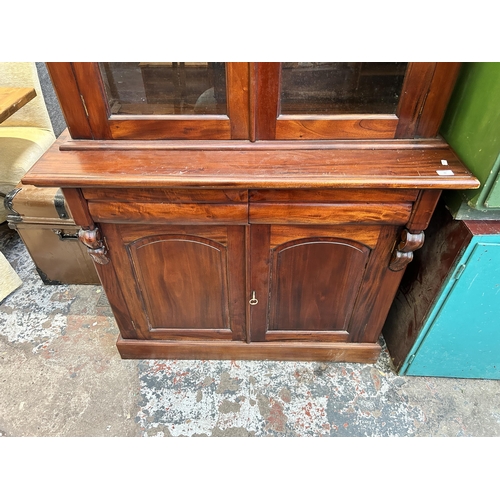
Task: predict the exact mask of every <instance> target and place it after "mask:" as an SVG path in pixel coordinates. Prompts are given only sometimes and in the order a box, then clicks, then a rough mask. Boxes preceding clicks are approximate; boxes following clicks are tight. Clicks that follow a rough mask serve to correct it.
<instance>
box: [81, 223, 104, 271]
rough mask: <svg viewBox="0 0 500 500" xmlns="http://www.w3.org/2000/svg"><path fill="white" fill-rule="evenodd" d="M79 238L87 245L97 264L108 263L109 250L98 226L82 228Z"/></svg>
mask: <svg viewBox="0 0 500 500" xmlns="http://www.w3.org/2000/svg"><path fill="white" fill-rule="evenodd" d="M78 238H79V239H80V241H81V242H82V243H83V244H84V245H85V246H86V247H87V252H88V253H89V254H90V256H91V257H92V259H93V260H94V262H97V264H103V265H104V264H107V263H108V262H109V257H108V255H107V254H108V251H107V249H106V246H105V245H104V242H103V241H102V239H101V233H100V231H99V228H98V227H95V228H94V229H80V231H79V233H78Z"/></svg>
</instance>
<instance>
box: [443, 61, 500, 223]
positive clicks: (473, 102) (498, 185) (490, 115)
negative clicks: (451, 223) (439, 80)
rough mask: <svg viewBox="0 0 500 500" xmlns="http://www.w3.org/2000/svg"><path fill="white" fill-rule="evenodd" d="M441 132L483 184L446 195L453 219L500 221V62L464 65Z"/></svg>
mask: <svg viewBox="0 0 500 500" xmlns="http://www.w3.org/2000/svg"><path fill="white" fill-rule="evenodd" d="M440 133H441V135H443V137H444V138H445V139H446V140H447V142H448V143H449V144H450V146H451V147H452V148H453V149H454V150H455V152H456V153H457V155H458V156H459V157H460V159H461V160H462V161H463V162H464V163H465V165H467V168H468V169H469V170H470V171H471V172H472V173H473V174H474V175H475V176H476V177H477V178H478V179H479V180H480V181H481V187H480V188H479V189H476V190H472V191H468V192H466V191H463V192H460V193H446V194H445V199H446V200H447V204H448V206H449V207H450V209H451V211H452V213H453V214H454V216H455V217H456V218H460V219H466V218H470V219H473V218H477V217H478V216H481V217H483V218H488V219H500V62H487V63H485V62H475V63H464V64H463V65H462V70H461V72H460V75H459V77H458V80H457V84H456V86H455V90H454V92H453V95H452V97H451V99H450V103H449V105H448V108H447V111H446V115H445V117H444V119H443V123H442V125H441V130H440ZM475 210H477V211H479V213H477V212H475Z"/></svg>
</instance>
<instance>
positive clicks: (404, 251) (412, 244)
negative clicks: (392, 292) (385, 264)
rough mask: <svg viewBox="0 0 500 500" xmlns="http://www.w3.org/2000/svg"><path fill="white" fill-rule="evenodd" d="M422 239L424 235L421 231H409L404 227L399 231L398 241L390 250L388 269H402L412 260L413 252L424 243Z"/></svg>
mask: <svg viewBox="0 0 500 500" xmlns="http://www.w3.org/2000/svg"><path fill="white" fill-rule="evenodd" d="M424 240H425V235H424V232H423V231H419V232H418V233H410V231H408V229H404V230H403V232H402V233H401V239H400V240H399V243H398V244H397V245H396V247H395V248H394V250H393V252H392V256H391V261H390V262H389V269H390V270H391V271H401V270H402V269H404V268H405V267H406V266H407V265H408V264H409V263H410V262H411V261H412V260H413V252H414V251H415V250H418V249H419V248H420V247H421V246H422V245H423V244H424Z"/></svg>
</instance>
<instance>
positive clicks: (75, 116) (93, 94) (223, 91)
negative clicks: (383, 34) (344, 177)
mask: <svg viewBox="0 0 500 500" xmlns="http://www.w3.org/2000/svg"><path fill="white" fill-rule="evenodd" d="M47 66H48V68H49V71H50V75H51V77H52V80H53V83H54V88H55V90H56V92H57V94H58V97H59V100H60V102H61V105H62V109H63V112H64V115H65V118H66V123H67V124H68V128H69V130H70V133H71V136H72V137H73V139H122V140H134V139H140V140H148V139H150V140H154V139H174V140H176V139H190V140H205V139H209V140H228V139H233V140H234V139H240V140H250V141H255V140H280V139H284V140H290V139H299V140H300V139H306V140H307V139H309V140H325V139H375V140H376V139H404V138H408V139H409V138H415V137H435V136H436V135H437V132H438V128H439V125H440V123H441V119H442V117H443V114H444V111H445V109H446V105H447V103H448V100H449V97H450V94H451V91H452V89H453V86H454V83H455V79H456V76H457V73H458V70H459V67H460V64H459V63H397V62H390V63H374V62H369V63H323V62H320V63H228V62H226V63H208V62H204V63H203V62H201V63H200V62H198V63H187V62H186V63H174V62H170V63H169V62H161V63H158V62H135V63H129V62H125V63H123V62H122V63H110V62H104V63H81V62H79V63H47Z"/></svg>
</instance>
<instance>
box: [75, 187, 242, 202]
mask: <svg viewBox="0 0 500 500" xmlns="http://www.w3.org/2000/svg"><path fill="white" fill-rule="evenodd" d="M82 192H83V196H84V198H85V199H87V200H89V201H97V200H100V201H106V202H107V201H123V202H129V201H134V202H138V203H139V202H141V203H222V204H226V203H245V202H247V201H248V191H247V190H246V189H165V188H158V189H140V188H124V189H106V188H93V189H90V188H87V189H82Z"/></svg>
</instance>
